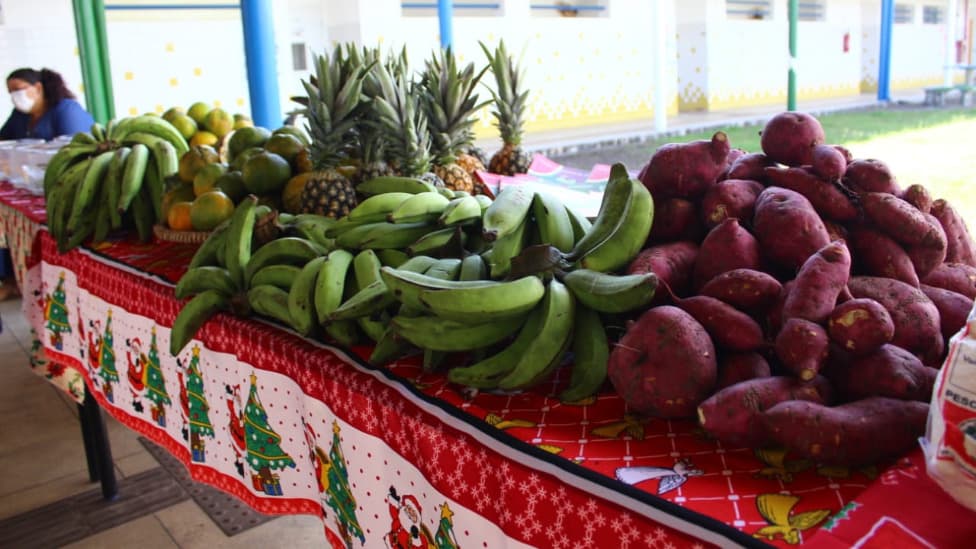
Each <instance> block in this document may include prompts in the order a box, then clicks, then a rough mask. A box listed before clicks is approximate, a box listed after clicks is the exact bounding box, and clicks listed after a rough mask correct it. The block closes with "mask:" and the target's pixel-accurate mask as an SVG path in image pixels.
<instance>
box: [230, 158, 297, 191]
mask: <svg viewBox="0 0 976 549" xmlns="http://www.w3.org/2000/svg"><path fill="white" fill-rule="evenodd" d="M241 171H242V172H243V175H244V185H245V186H246V187H247V190H248V191H250V192H252V193H254V194H257V195H263V194H269V193H276V194H277V193H279V192H280V191H281V188H282V187H284V186H285V183H287V182H288V179H290V178H291V166H290V165H289V164H288V161H287V160H285V159H284V158H282V157H281V156H279V155H277V154H275V153H271V152H267V151H262V152H258V153H254V154H253V155H251V157H250V158H248V159H247V160H246V161H245V162H244V167H243V169H242V170H241Z"/></svg>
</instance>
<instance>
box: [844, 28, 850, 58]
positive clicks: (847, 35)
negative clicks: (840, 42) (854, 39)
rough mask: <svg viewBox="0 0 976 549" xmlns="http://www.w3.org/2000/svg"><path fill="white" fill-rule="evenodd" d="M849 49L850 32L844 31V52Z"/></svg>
mask: <svg viewBox="0 0 976 549" xmlns="http://www.w3.org/2000/svg"><path fill="white" fill-rule="evenodd" d="M849 51H851V33H849V32H845V33H844V53H847V52H849Z"/></svg>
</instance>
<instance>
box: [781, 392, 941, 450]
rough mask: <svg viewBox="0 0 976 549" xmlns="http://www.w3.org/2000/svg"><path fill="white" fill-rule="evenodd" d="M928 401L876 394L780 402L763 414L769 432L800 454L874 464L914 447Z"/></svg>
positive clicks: (921, 429)
mask: <svg viewBox="0 0 976 549" xmlns="http://www.w3.org/2000/svg"><path fill="white" fill-rule="evenodd" d="M928 415H929V405H928V404H926V403H924V402H917V401H909V400H897V399H893V398H885V397H871V398H867V399H864V400H858V401H855V402H851V403H848V404H843V405H841V406H836V407H833V408H831V407H827V406H824V405H822V404H817V403H815V402H808V401H802V400H792V401H786V402H781V403H779V404H777V405H775V406H773V407H772V408H770V409H769V410H766V411H765V412H764V413H763V424H764V426H765V427H766V432H767V433H768V434H769V436H770V437H771V438H772V439H773V440H775V441H776V442H778V443H779V444H781V445H783V446H785V447H786V449H787V450H788V451H790V452H791V453H794V454H796V455H798V456H801V457H805V458H807V459H810V460H813V461H816V462H818V463H823V464H826V465H837V466H843V467H858V466H862V465H871V464H875V463H877V462H879V461H881V460H885V459H892V458H896V457H899V456H902V455H904V454H905V453H906V452H908V451H909V450H911V449H912V448H915V446H916V445H917V444H918V437H919V436H921V435H922V434H923V433H924V432H925V423H926V421H927V420H928Z"/></svg>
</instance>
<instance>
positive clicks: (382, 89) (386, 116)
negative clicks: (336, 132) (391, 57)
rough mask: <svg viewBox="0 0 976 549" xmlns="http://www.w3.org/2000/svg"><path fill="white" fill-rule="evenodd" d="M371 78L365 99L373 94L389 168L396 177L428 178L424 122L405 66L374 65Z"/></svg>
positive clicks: (424, 118)
mask: <svg viewBox="0 0 976 549" xmlns="http://www.w3.org/2000/svg"><path fill="white" fill-rule="evenodd" d="M371 78H372V81H371V83H370V84H369V85H368V86H367V89H368V91H367V95H370V94H372V97H371V99H372V104H373V106H374V109H375V112H376V115H377V124H378V125H379V128H380V130H381V132H382V133H381V135H382V136H383V139H384V142H383V146H384V148H385V151H386V154H387V156H388V159H389V162H390V165H391V166H392V167H393V169H394V170H395V171H396V173H398V174H399V175H403V176H406V177H422V176H427V174H429V173H430V135H429V134H428V133H427V118H426V117H425V116H424V113H423V111H422V110H421V109H420V107H419V104H418V103H419V102H418V99H417V91H418V90H416V89H415V88H416V86H415V85H414V84H413V83H411V82H410V81H409V80H408V79H407V75H406V67H405V64H396V63H394V64H391V65H390V66H389V67H388V66H386V65H382V64H377V65H376V66H375V67H374V69H373V72H372V77H371ZM430 175H433V174H432V173H430ZM428 177H429V176H428ZM435 177H436V176H435ZM441 184H443V182H442V183H441Z"/></svg>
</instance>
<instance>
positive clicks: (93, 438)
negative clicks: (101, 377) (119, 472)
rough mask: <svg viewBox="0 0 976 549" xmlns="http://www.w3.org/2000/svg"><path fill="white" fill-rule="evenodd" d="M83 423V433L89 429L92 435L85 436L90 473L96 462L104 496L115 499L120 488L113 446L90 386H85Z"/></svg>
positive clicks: (82, 407) (82, 409)
mask: <svg viewBox="0 0 976 549" xmlns="http://www.w3.org/2000/svg"><path fill="white" fill-rule="evenodd" d="M81 425H82V427H81V430H82V433H85V431H86V430H87V432H88V433H89V434H90V437H85V441H86V443H85V454H86V456H87V459H88V463H89V475H90V474H91V464H92V462H94V464H95V470H96V472H97V475H98V476H97V478H98V480H100V481H101V483H102V497H103V498H105V499H106V500H109V501H111V500H114V499H115V498H116V497H118V494H119V488H118V484H117V483H116V481H115V464H114V463H113V462H112V447H111V445H110V444H109V440H108V433H107V432H106V431H105V422H104V421H103V420H102V409H101V408H99V407H98V401H96V400H95V397H93V396H92V395H91V393H90V392H89V391H88V387H85V403H84V404H82V405H81ZM83 436H84V435H83ZM89 440H90V442H91V444H90V445H89V444H88V442H89Z"/></svg>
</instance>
